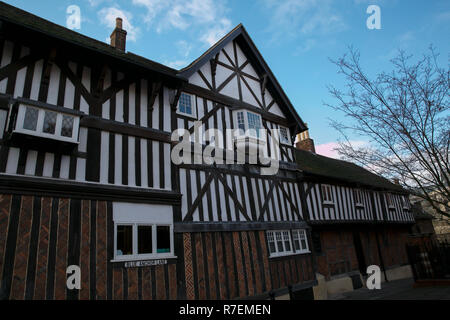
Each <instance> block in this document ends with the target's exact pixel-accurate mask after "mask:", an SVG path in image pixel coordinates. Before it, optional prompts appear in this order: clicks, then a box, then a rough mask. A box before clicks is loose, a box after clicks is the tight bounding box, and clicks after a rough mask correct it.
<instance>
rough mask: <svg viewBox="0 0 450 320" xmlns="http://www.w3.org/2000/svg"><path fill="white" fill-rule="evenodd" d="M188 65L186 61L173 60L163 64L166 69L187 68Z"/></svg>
mask: <svg viewBox="0 0 450 320" xmlns="http://www.w3.org/2000/svg"><path fill="white" fill-rule="evenodd" d="M189 63H190V61H188V60H175V61H164V62H163V64H165V65H166V66H168V67H171V68H174V69H177V70H179V69H182V68H183V67H185V66H187V65H188V64H189Z"/></svg>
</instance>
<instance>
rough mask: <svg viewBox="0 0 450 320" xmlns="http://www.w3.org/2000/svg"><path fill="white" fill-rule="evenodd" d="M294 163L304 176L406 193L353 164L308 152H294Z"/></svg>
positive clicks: (397, 186) (399, 187)
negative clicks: (326, 178) (315, 176)
mask: <svg viewBox="0 0 450 320" xmlns="http://www.w3.org/2000/svg"><path fill="white" fill-rule="evenodd" d="M295 155H296V161H297V165H298V166H299V167H300V169H301V170H302V171H303V172H305V173H306V174H310V175H317V176H321V177H328V178H332V179H337V180H342V181H345V182H349V183H355V184H359V185H365V186H369V187H374V188H379V189H387V190H392V191H396V192H402V193H404V192H406V190H405V189H403V188H402V187H401V186H399V185H396V184H394V183H392V182H390V181H389V180H387V179H385V178H383V177H380V176H378V175H376V174H374V173H372V172H370V171H368V170H366V169H364V168H362V167H360V166H358V165H356V164H354V163H351V162H348V161H343V160H337V159H333V158H328V157H324V156H321V155H318V154H315V153H312V152H309V151H303V150H296V154H295Z"/></svg>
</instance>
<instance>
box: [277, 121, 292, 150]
mask: <svg viewBox="0 0 450 320" xmlns="http://www.w3.org/2000/svg"><path fill="white" fill-rule="evenodd" d="M279 129H280V143H282V144H286V145H289V146H290V145H291V136H290V134H289V129H288V128H286V127H283V126H279ZM282 129H284V130H286V135H287V140H284V137H283V135H282V134H281V130H282Z"/></svg>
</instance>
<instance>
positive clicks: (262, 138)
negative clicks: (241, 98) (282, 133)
mask: <svg viewBox="0 0 450 320" xmlns="http://www.w3.org/2000/svg"><path fill="white" fill-rule="evenodd" d="M240 112H242V113H243V116H244V127H245V130H244V134H241V132H240V129H239V125H238V114H239V113H240ZM249 114H253V115H255V116H257V117H258V118H259V125H260V130H263V129H264V127H263V123H262V116H261V115H260V114H259V113H255V112H252V111H248V110H247V109H239V110H235V111H234V112H233V118H234V127H235V130H237V131H238V133H237V137H236V139H237V140H241V139H245V138H249V139H252V140H258V141H260V142H265V141H266V137H265V134H262V132H261V131H260V133H261V135H260V136H259V137H258V136H254V135H251V134H250V132H251V131H250V130H249V122H248V115H249Z"/></svg>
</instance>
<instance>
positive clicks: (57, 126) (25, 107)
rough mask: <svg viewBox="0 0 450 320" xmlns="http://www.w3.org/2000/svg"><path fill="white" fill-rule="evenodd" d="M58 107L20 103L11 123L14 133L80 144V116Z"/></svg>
mask: <svg viewBox="0 0 450 320" xmlns="http://www.w3.org/2000/svg"><path fill="white" fill-rule="evenodd" d="M62 109H63V108H61V111H60V110H59V108H57V107H52V108H49V109H47V108H44V107H42V108H41V107H38V106H34V105H31V104H26V103H22V102H20V103H19V104H18V108H17V109H16V110H17V113H16V114H15V112H13V114H12V115H11V118H10V121H15V123H11V125H12V133H13V134H15V133H18V134H22V135H27V136H34V137H42V138H47V139H52V140H58V141H63V142H69V143H78V130H79V124H80V116H79V115H77V114H72V113H69V110H67V111H65V110H62Z"/></svg>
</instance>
